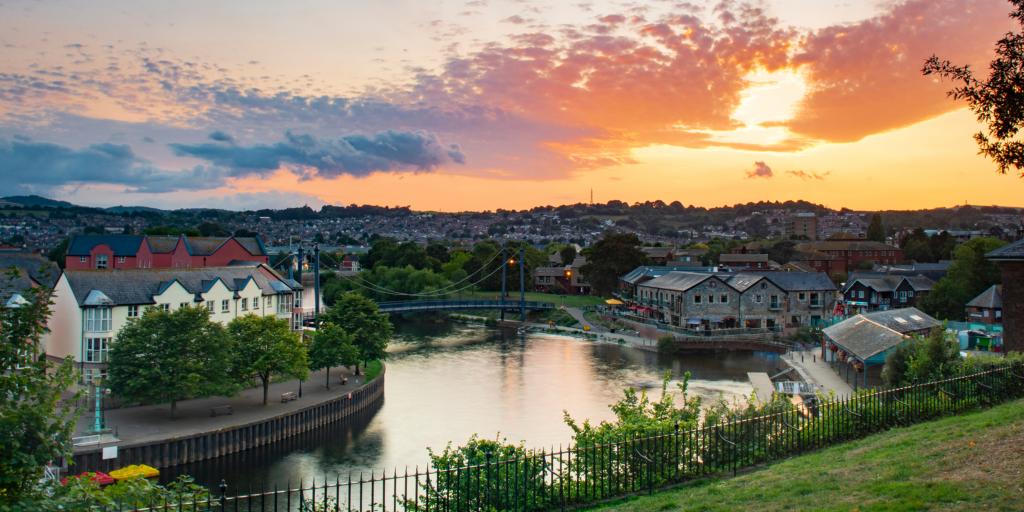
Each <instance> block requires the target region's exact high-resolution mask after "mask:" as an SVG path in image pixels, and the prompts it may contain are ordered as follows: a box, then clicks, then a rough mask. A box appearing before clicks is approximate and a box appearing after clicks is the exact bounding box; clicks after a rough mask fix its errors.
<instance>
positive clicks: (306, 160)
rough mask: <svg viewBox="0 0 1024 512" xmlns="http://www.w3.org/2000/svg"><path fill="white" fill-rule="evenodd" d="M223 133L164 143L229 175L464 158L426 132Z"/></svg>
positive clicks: (336, 172)
mask: <svg viewBox="0 0 1024 512" xmlns="http://www.w3.org/2000/svg"><path fill="white" fill-rule="evenodd" d="M215 135H217V136H216V137H215ZM224 137H227V135H226V134H223V133H222V132H214V133H213V134H211V135H210V138H211V139H213V140H215V141H218V142H215V143H201V144H170V147H171V149H172V150H173V151H174V153H175V154H176V155H178V156H187V157H193V158H198V159H200V160H205V161H207V162H210V163H212V164H214V165H217V166H221V167H225V168H227V169H230V172H231V174H232V175H233V176H245V175H252V174H256V175H266V174H269V173H272V172H274V171H276V170H277V169H280V168H282V167H285V168H288V169H289V170H291V171H293V172H295V173H297V174H300V175H304V173H305V172H306V171H308V170H313V171H315V173H316V174H317V175H318V176H321V177H325V178H334V177H337V176H340V175H343V174H344V175H350V176H366V175H368V174H370V173H373V172H377V171H397V170H403V169H414V170H418V171H429V170H432V169H434V168H436V167H439V166H441V165H445V164H449V163H456V164H464V163H465V161H466V160H465V155H464V154H463V153H462V150H461V149H460V148H459V146H457V145H448V146H445V145H444V144H442V143H441V141H440V139H438V137H437V136H436V135H434V134H432V133H429V132H426V131H393V130H388V131H383V132H380V133H377V134H375V135H369V136H368V135H346V136H343V137H338V138H333V139H331V138H319V137H314V136H313V135H308V134H295V133H292V132H286V133H285V140H283V141H281V142H277V143H274V144H254V145H251V146H240V145H235V144H228V143H220V141H227V140H230V137H228V139H224Z"/></svg>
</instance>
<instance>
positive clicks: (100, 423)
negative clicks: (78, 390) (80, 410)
mask: <svg viewBox="0 0 1024 512" xmlns="http://www.w3.org/2000/svg"><path fill="white" fill-rule="evenodd" d="M107 394H110V390H109V389H107V388H104V387H103V386H102V385H101V381H100V379H99V377H97V378H95V379H93V381H92V395H93V399H94V403H93V420H92V431H93V433H95V434H100V433H103V432H104V431H105V430H106V429H107V425H106V421H105V420H104V417H103V395H107Z"/></svg>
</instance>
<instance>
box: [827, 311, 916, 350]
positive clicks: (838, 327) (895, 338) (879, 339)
mask: <svg viewBox="0 0 1024 512" xmlns="http://www.w3.org/2000/svg"><path fill="white" fill-rule="evenodd" d="M824 333H825V336H826V337H827V338H828V339H830V340H832V342H833V343H835V344H836V345H839V346H840V347H842V349H843V350H845V351H846V352H849V353H851V354H853V355H854V356H855V357H857V358H858V359H860V360H862V361H864V360H867V359H869V358H870V357H872V356H875V355H877V354H880V353H882V352H885V351H887V350H890V349H893V348H895V347H896V346H897V345H899V344H900V343H903V340H905V339H906V337H905V336H904V335H902V334H900V333H899V332H897V331H894V330H892V329H889V328H888V327H885V326H884V325H880V324H877V323H875V322H872V321H871V320H868V319H867V318H864V316H863V315H857V316H854V317H851V318H847V319H846V320H843V321H842V322H839V323H838V324H835V325H833V326H830V327H826V328H825V330H824Z"/></svg>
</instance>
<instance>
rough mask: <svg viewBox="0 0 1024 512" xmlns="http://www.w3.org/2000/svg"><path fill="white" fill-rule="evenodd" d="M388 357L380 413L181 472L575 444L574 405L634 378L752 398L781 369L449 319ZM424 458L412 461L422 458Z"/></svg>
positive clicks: (248, 475)
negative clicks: (485, 440)
mask: <svg viewBox="0 0 1024 512" xmlns="http://www.w3.org/2000/svg"><path fill="white" fill-rule="evenodd" d="M399 333H400V334H399V336H398V339H397V340H396V341H395V343H394V344H393V347H392V350H393V353H392V354H391V359H390V361H389V362H388V372H387V383H386V389H385V396H386V399H385V402H384V404H383V406H382V407H381V408H380V409H379V410H378V411H377V412H376V413H375V414H369V415H366V416H365V417H358V418H354V419H353V420H351V421H349V422H345V423H342V424H340V425H336V426H334V427H331V428H329V429H324V430H321V431H319V432H316V433H311V434H307V435H304V436H299V437H296V438H294V439H292V440H289V441H287V442H285V443H282V444H278V445H275V446H272V447H267V448H264V449H259V450H252V451H248V452H245V453H241V454H236V455H233V456H230V457H224V458H222V459H218V460H214V461H208V462H203V463H197V464H192V465H189V466H186V467H182V468H177V469H174V470H170V471H165V474H166V475H167V476H168V477H169V476H172V475H173V474H174V473H176V472H178V470H180V471H182V472H186V473H189V474H192V475H194V476H196V477H197V479H198V480H199V481H201V482H205V483H208V484H216V483H219V482H220V478H221V477H224V478H226V479H227V480H228V482H229V485H232V486H233V487H235V488H236V489H240V488H245V487H246V486H248V485H250V484H251V485H252V486H253V487H262V486H270V487H272V486H274V485H279V486H284V485H286V484H287V483H288V482H293V483H294V482H297V481H299V480H300V479H301V480H303V481H307V482H308V481H309V480H311V479H312V478H314V477H315V478H316V479H317V480H321V479H323V478H324V477H325V476H326V477H328V478H331V479H334V478H335V477H336V476H340V477H341V478H342V479H344V478H345V477H347V475H348V473H349V472H353V474H355V475H356V476H358V474H359V472H364V473H367V474H368V472H369V471H371V470H373V471H376V472H377V473H378V474H379V473H380V471H381V470H383V469H387V470H389V471H390V470H391V469H393V468H395V467H397V468H398V469H399V471H400V472H401V470H402V469H404V467H405V464H410V465H415V464H419V465H420V466H421V467H423V466H426V465H427V464H428V460H429V459H428V457H427V448H428V447H430V448H433V449H435V450H438V449H442V448H443V447H444V446H445V444H446V443H448V442H449V441H451V442H452V443H454V444H459V443H462V442H464V441H465V440H466V439H468V438H469V437H470V436H471V435H473V434H479V435H481V436H484V437H490V438H493V437H496V436H498V435H499V433H500V436H501V437H505V438H507V439H509V440H511V441H523V442H524V443H525V444H526V445H527V446H528V447H537V448H539V447H549V446H558V445H559V444H564V443H567V442H568V441H570V439H571V431H570V429H569V428H568V427H567V426H566V425H565V423H564V422H563V411H567V412H568V413H569V414H570V415H572V416H573V417H574V418H577V419H581V420H582V419H586V418H589V419H591V420H593V421H599V420H603V419H609V418H610V417H611V411H610V410H609V409H608V406H609V405H610V404H612V403H613V402H615V401H616V400H618V398H619V397H621V395H622V390H623V389H624V388H626V387H629V386H634V387H637V386H655V388H654V389H651V390H650V392H651V393H652V395H658V394H659V393H660V389H658V387H659V384H660V381H661V376H662V374H663V373H664V372H665V371H671V373H672V376H673V378H680V377H681V375H682V374H683V372H685V371H689V372H690V373H691V375H692V378H691V381H690V390H691V392H694V393H697V394H700V395H701V396H704V397H707V398H717V397H719V396H725V397H726V398H727V399H733V398H736V397H738V396H740V395H747V394H749V393H750V391H751V388H750V385H749V384H748V383H747V378H746V372H748V371H767V372H771V371H773V370H774V369H775V368H776V367H777V365H778V356H777V355H776V354H771V353H754V354H729V353H718V354H701V355H682V356H665V355H659V354H654V353H650V352H644V351H640V350H636V349H632V348H629V347H625V346H619V345H613V344H595V343H590V342H586V341H582V340H578V339H574V338H568V337H562V336H551V335H529V336H518V335H516V334H515V333H513V332H502V331H497V330H489V329H483V328H481V327H476V326H464V325H458V324H452V323H450V322H445V321H440V322H439V321H436V320H433V319H427V320H425V321H413V322H403V323H401V324H400V329H399ZM411 467H412V466H411Z"/></svg>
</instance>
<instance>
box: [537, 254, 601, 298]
mask: <svg viewBox="0 0 1024 512" xmlns="http://www.w3.org/2000/svg"><path fill="white" fill-rule="evenodd" d="M556 256H557V255H556ZM559 261H561V260H559ZM586 263H587V259H586V258H584V257H583V256H577V257H576V258H575V259H574V260H573V261H572V263H571V264H569V265H553V266H547V267H538V268H536V269H534V270H533V289H534V291H538V292H542V293H558V294H568V295H589V294H590V283H589V282H588V281H587V280H586V278H585V277H584V276H583V273H582V272H580V267H582V266H583V265H586Z"/></svg>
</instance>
